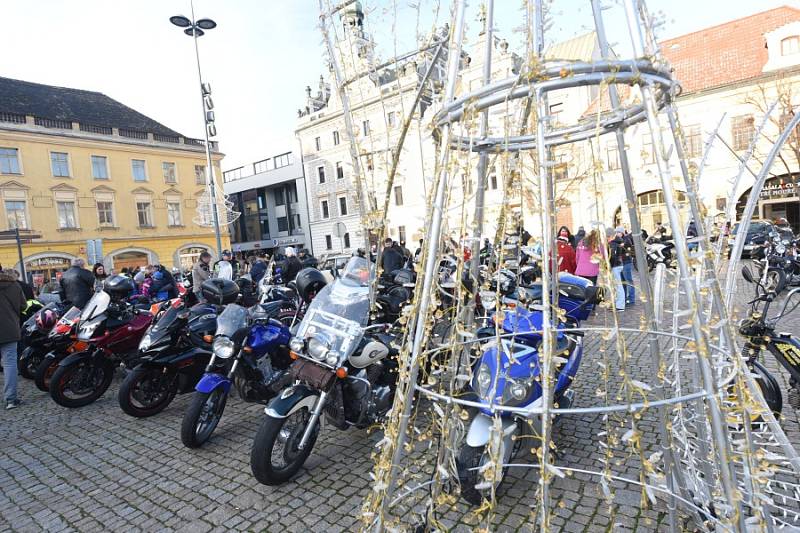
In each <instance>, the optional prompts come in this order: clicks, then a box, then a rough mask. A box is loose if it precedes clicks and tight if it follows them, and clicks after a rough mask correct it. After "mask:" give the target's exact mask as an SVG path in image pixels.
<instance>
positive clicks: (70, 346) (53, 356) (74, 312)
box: [33, 307, 88, 392]
mask: <svg viewBox="0 0 800 533" xmlns="http://www.w3.org/2000/svg"><path fill="white" fill-rule="evenodd" d="M80 317H81V310H80V309H78V308H77V307H71V308H70V310H69V311H67V312H66V313H64V315H63V316H62V317H61V318H59V319H58V322H56V324H55V325H54V326H53V328H52V329H51V330H50V332H49V333H48V334H47V338H46V339H43V340H42V341H41V342H40V343H39V349H41V350H42V351H43V352H44V353H45V354H46V355H45V356H44V358H43V359H42V360H41V362H40V363H39V365H38V366H37V367H36V372H35V373H34V376H33V382H34V384H35V385H36V388H37V389H39V390H40V391H42V392H48V391H49V390H50V378H52V376H53V372H55V371H56V369H57V368H58V365H59V363H60V362H61V361H62V360H63V359H64V358H65V357H67V356H68V355H69V354H71V353H73V352H75V351H76V350H77V351H82V350H85V349H86V348H87V347H88V344H86V343H85V342H83V341H76V340H74V335H73V334H74V330H75V326H76V324H77V323H78V320H79V319H80ZM34 346H36V345H34Z"/></svg>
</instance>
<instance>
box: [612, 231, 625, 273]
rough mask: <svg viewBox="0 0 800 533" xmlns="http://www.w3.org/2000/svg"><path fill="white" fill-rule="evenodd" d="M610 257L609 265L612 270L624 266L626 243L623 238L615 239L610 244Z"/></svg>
mask: <svg viewBox="0 0 800 533" xmlns="http://www.w3.org/2000/svg"><path fill="white" fill-rule="evenodd" d="M608 249H609V255H608V263H609V265H611V268H614V267H618V266H622V265H623V264H624V262H625V261H624V259H625V256H626V255H627V254H626V252H625V242H624V241H623V240H622V237H615V238H614V239H612V240H611V241H610V242H609V243H608Z"/></svg>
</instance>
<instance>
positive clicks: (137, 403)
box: [117, 366, 178, 418]
mask: <svg viewBox="0 0 800 533" xmlns="http://www.w3.org/2000/svg"><path fill="white" fill-rule="evenodd" d="M177 392H178V380H177V379H176V375H175V372H171V371H169V370H167V371H166V372H165V371H164V368H162V367H149V366H148V367H143V366H137V367H136V368H134V369H133V370H132V371H131V372H130V373H128V375H127V376H126V377H125V380H124V381H123V382H122V385H121V386H120V388H119V395H118V396H117V399H118V400H119V407H120V409H122V410H123V411H124V412H125V414H128V415H130V416H135V417H137V418H144V417H147V416H153V415H156V414H158V413H160V412H161V411H163V410H164V409H166V408H167V406H168V405H169V404H170V403H172V400H173V399H174V398H175V394H177Z"/></svg>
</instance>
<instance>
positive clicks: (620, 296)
mask: <svg viewBox="0 0 800 533" xmlns="http://www.w3.org/2000/svg"><path fill="white" fill-rule="evenodd" d="M608 231H609V232H610V231H611V230H608ZM624 233H625V230H624V229H623V228H617V229H616V230H615V232H614V233H611V235H610V236H609V239H608V250H609V254H608V264H609V266H610V267H611V275H612V276H613V278H614V307H616V308H617V311H624V310H625V287H623V285H622V268H623V258H624V256H625V243H624V242H623V240H622V238H623V236H624Z"/></svg>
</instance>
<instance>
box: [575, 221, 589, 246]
mask: <svg viewBox="0 0 800 533" xmlns="http://www.w3.org/2000/svg"><path fill="white" fill-rule="evenodd" d="M585 238H586V230H585V229H584V228H583V226H578V232H577V233H576V234H575V242H574V243H573V246H574V247H575V248H577V247H578V244H580V242H581V241H582V240H583V239H585Z"/></svg>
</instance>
